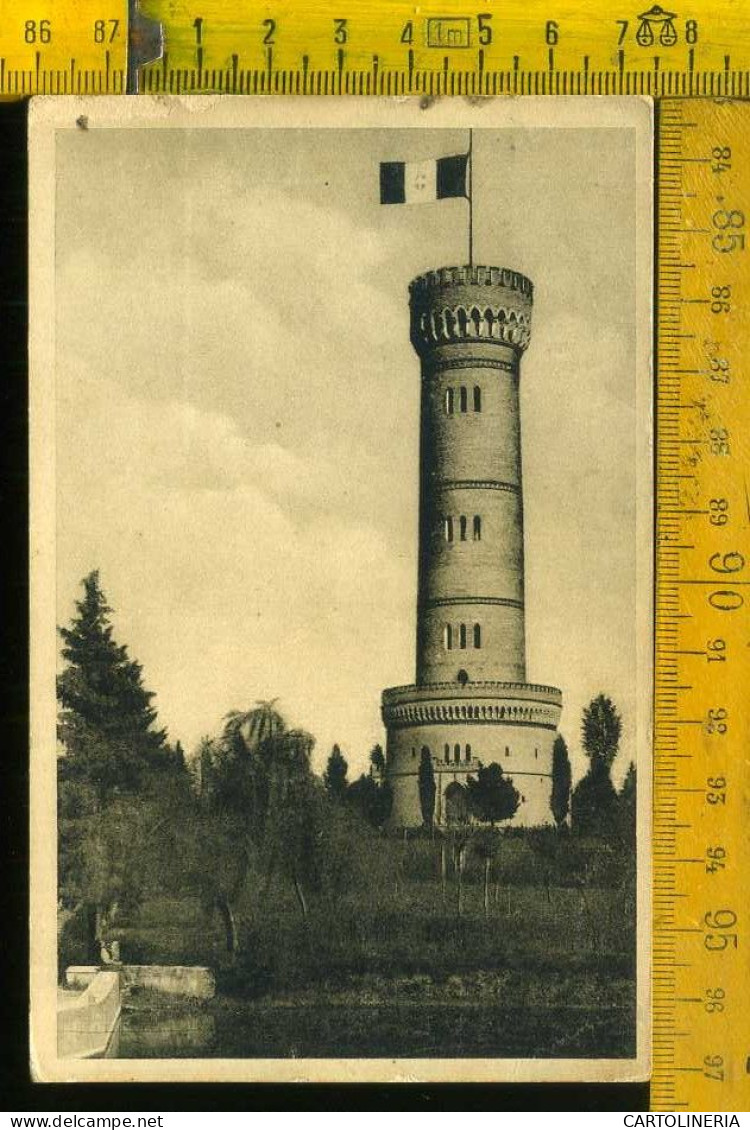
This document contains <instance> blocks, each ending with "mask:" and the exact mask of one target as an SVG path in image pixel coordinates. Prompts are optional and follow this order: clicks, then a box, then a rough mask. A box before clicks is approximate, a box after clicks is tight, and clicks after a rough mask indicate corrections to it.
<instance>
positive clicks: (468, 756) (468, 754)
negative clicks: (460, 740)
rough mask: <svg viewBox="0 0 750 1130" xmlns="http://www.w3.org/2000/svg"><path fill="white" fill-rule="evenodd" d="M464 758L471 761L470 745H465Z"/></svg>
mask: <svg viewBox="0 0 750 1130" xmlns="http://www.w3.org/2000/svg"><path fill="white" fill-rule="evenodd" d="M466 760H467V761H471V746H470V745H467V746H466Z"/></svg>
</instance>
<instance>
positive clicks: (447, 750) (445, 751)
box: [443, 742, 451, 761]
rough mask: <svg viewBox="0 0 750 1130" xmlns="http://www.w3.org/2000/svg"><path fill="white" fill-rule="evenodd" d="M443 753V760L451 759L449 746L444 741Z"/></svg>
mask: <svg viewBox="0 0 750 1130" xmlns="http://www.w3.org/2000/svg"><path fill="white" fill-rule="evenodd" d="M443 754H444V755H445V760H446V761H450V759H451V747H450V746H449V745H448V743H447V742H446V743H445V746H444V747H443Z"/></svg>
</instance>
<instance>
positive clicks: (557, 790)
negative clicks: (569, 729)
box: [550, 734, 571, 828]
mask: <svg viewBox="0 0 750 1130" xmlns="http://www.w3.org/2000/svg"><path fill="white" fill-rule="evenodd" d="M570 780H571V772H570V758H569V757H568V747H567V744H566V742H565V738H564V737H563V736H562V734H558V735H557V737H556V738H555V744H554V745H553V746H552V795H551V797H550V808H551V810H552V815H553V816H554V818H555V823H556V824H557V826H558V828H562V826H563V824H564V823H565V818H566V816H567V815H568V809H569V807H570Z"/></svg>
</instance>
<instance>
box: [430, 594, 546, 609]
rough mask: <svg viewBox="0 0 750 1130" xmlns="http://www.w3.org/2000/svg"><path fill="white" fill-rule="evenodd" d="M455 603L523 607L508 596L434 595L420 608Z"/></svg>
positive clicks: (438, 606)
mask: <svg viewBox="0 0 750 1130" xmlns="http://www.w3.org/2000/svg"><path fill="white" fill-rule="evenodd" d="M456 604H499V605H500V606H501V607H502V608H523V607H524V603H523V601H522V600H514V599H513V597H510V596H436V597H430V599H429V600H425V602H424V604H421V605H420V608H445V607H449V606H452V605H456Z"/></svg>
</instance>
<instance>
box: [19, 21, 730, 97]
mask: <svg viewBox="0 0 750 1130" xmlns="http://www.w3.org/2000/svg"><path fill="white" fill-rule="evenodd" d="M136 3H137V0H130V10H129V6H128V0H6V4H5V10H4V12H3V17H2V21H0V96H2V95H6V96H7V95H11V96H13V95H19V94H32V93H55V94H57V93H60V94H63V93H65V94H85V93H121V92H123V91H124V90H125V88H126V86H127V85H128V84H129V86H130V89H134V88H135V78H136V73H138V78H139V85H138V88H139V90H140V91H142V92H146V93H164V92H172V93H189V92H191V91H193V92H196V91H197V92H200V91H226V92H231V93H245V94H268V93H274V94H291V93H293V94H339V93H342V94H347V93H348V94H425V95H441V94H469V95H495V94H653V95H659V96H669V95H704V96H716V95H721V96H732V97H747V96H749V95H750V26H749V25H750V20H749V19H748V12H747V7H746V5H745V4H744V3H742V2H741V0H740V2H738V0H687V2H686V3H685V5H684V7H683V5H682V0H680V4H679V5H677V4H676V5H675V6H674V8H673V7H672V6H671V5H670V8H669V9H667V8H665V7H663V6H662V5H661V4H660V3H655V4H650V5H649V3H648V0H646V2H643V0H641V2H635V3H633V0H602V2H600V3H597V4H596V5H594V4H591V3H590V2H588V0H524V2H523V3H522V4H514V5H504V6H501V7H498V6H497V5H496V4H495V0H491V2H490V0H477V2H476V3H467V0H450V3H447V4H440V3H436V2H433V0H430V3H429V4H427V5H421V4H414V3H409V2H408V0H317V2H316V3H315V4H312V3H310V2H309V0H308V2H300V0H261V2H260V3H257V4H254V5H251V4H248V3H247V2H246V0H142V5H141V9H138V8H137V7H136ZM678 9H679V10H678ZM128 29H130V34H128ZM150 59H153V60H155V61H154V62H152V63H151V64H150V65H148V66H143V67H142V68H140V70H139V68H138V64H139V63H145V62H146V61H148V60H150Z"/></svg>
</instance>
